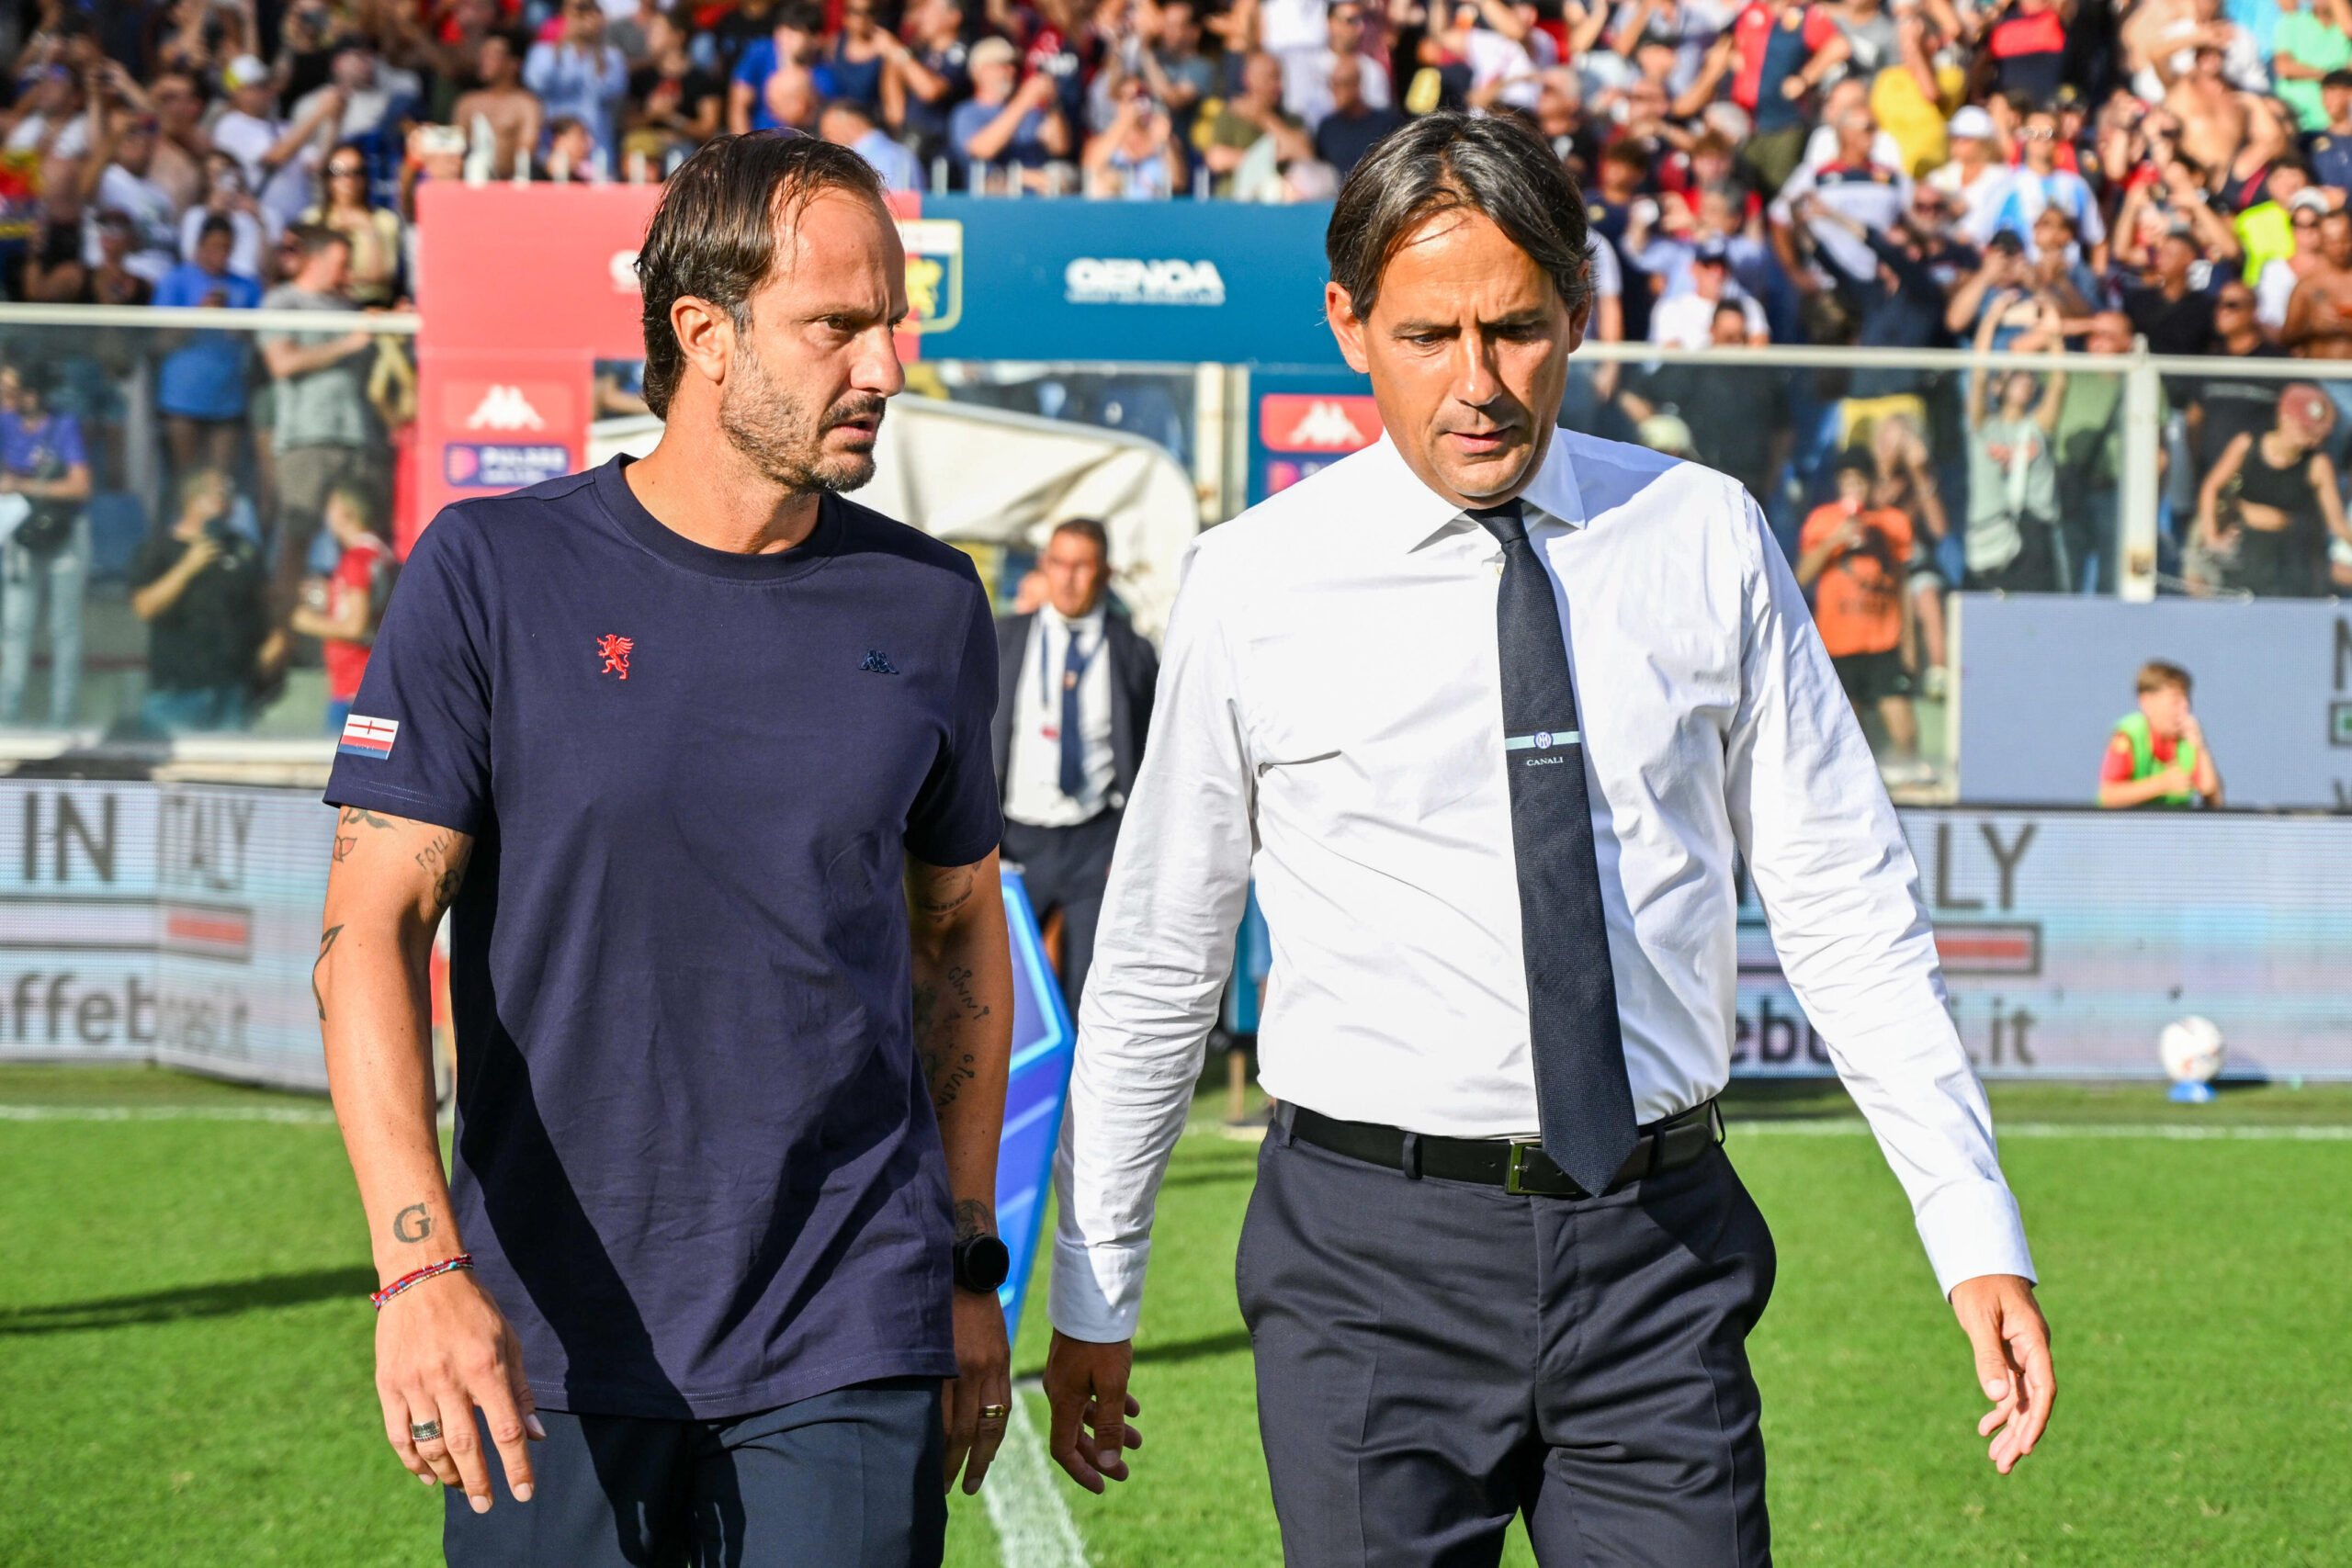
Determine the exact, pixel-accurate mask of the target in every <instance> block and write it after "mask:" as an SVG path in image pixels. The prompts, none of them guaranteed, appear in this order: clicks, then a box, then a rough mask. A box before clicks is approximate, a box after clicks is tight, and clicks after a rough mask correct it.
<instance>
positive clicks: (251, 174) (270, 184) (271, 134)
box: [212, 109, 318, 276]
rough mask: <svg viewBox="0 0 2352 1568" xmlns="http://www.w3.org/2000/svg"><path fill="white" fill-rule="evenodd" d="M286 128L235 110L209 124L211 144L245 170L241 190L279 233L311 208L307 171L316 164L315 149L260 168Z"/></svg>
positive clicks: (284, 123) (281, 123)
mask: <svg viewBox="0 0 2352 1568" xmlns="http://www.w3.org/2000/svg"><path fill="white" fill-rule="evenodd" d="M290 129H292V128H291V126H290V125H289V124H288V122H287V121H285V120H282V119H260V118H255V117H254V116H253V115H249V114H246V113H244V112H243V111H242V110H239V109H231V110H230V111H229V112H228V113H227V114H224V115H222V116H221V117H220V118H219V119H216V120H214V121H213V122H212V145H213V146H215V147H217V148H219V149H220V151H221V152H226V153H228V154H229V156H231V157H232V158H234V159H236V160H237V164H238V166H239V167H241V168H243V170H244V171H245V188H246V189H247V190H249V191H252V192H253V193H254V199H255V200H256V201H258V202H260V203H261V209H262V210H263V211H264V212H266V213H267V214H269V221H270V224H271V226H272V227H273V228H275V229H277V230H279V231H284V230H285V229H286V228H287V227H288V225H290V224H293V223H296V222H299V221H300V220H301V217H302V209H304V208H306V207H308V206H310V205H311V199H312V198H311V169H312V168H313V166H314V165H315V164H316V163H317V161H318V150H317V149H316V148H313V147H305V148H303V149H302V150H301V151H300V152H297V153H295V154H294V156H292V157H291V158H288V159H287V160H286V162H284V163H283V164H279V165H278V166H277V169H275V170H274V171H273V170H270V169H266V168H264V167H262V162H261V161H262V159H263V158H264V157H265V156H266V155H267V154H268V152H269V150H270V149H271V148H273V147H275V146H277V143H278V141H280V140H281V139H282V138H283V137H284V136H285V135H286V133H287V131H288V130H290ZM255 276H259V275H258V274H256V275H255Z"/></svg>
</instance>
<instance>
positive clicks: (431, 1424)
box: [408, 1421, 441, 1443]
mask: <svg viewBox="0 0 2352 1568" xmlns="http://www.w3.org/2000/svg"><path fill="white" fill-rule="evenodd" d="M408 1435H409V1436H410V1437H411V1438H414V1439H415V1440H416V1441H418V1442H420V1443H429V1442H431V1441H432V1440H433V1439H434V1438H437V1437H439V1436H440V1435H441V1423H440V1422H438V1421H412V1422H410V1423H409V1424H408Z"/></svg>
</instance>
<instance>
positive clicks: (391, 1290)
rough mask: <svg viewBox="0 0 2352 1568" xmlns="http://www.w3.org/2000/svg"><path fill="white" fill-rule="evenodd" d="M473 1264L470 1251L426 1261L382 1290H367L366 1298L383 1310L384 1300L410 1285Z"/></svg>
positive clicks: (472, 1256) (469, 1266)
mask: <svg viewBox="0 0 2352 1568" xmlns="http://www.w3.org/2000/svg"><path fill="white" fill-rule="evenodd" d="M473 1266H474V1255H473V1254H472V1253H470V1252H460V1253H458V1255H457V1256H456V1257H455V1258H443V1259H442V1260H441V1261H440V1262H438V1263H428V1264H426V1265H425V1266H424V1268H422V1269H413V1270H411V1271H410V1272H408V1273H406V1274H403V1275H401V1277H400V1278H399V1279H397V1280H393V1281H392V1282H391V1283H390V1284H389V1285H387V1286H385V1287H384V1288H383V1289H382V1290H380V1291H374V1292H369V1294H368V1300H369V1301H371V1302H373V1303H376V1310H377V1311H378V1312H381V1311H383V1310H384V1303H386V1302H388V1301H390V1300H391V1299H392V1298H393V1297H394V1296H397V1295H399V1294H400V1293H401V1292H402V1291H405V1290H407V1289H408V1288H409V1287H410V1286H411V1285H416V1284H422V1283H424V1281H425V1280H430V1279H432V1278H433V1277H434V1276H435V1274H451V1273H455V1272H456V1271H457V1270H458V1269H470V1268H472V1267H473Z"/></svg>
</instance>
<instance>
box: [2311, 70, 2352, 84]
mask: <svg viewBox="0 0 2352 1568" xmlns="http://www.w3.org/2000/svg"><path fill="white" fill-rule="evenodd" d="M2319 85H2321V86H2323V87H2352V71H2341V70H2338V71H2331V72H2329V73H2327V74H2326V75H2324V76H2323V77H2321V78H2320V79H2319Z"/></svg>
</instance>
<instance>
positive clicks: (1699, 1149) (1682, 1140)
mask: <svg viewBox="0 0 2352 1568" xmlns="http://www.w3.org/2000/svg"><path fill="white" fill-rule="evenodd" d="M1289 1114H1290V1130H1291V1136H1293V1137H1295V1138H1297V1139H1299V1140H1301V1141H1302V1142H1305V1143H1309V1144H1313V1145H1315V1146H1316V1147H1317V1148H1318V1149H1329V1151H1330V1152H1331V1153H1333V1154H1335V1155H1345V1156H1347V1157H1348V1158H1350V1159H1356V1160H1362V1161H1363V1162H1364V1163H1365V1164H1366V1165H1377V1166H1385V1167H1386V1168H1388V1169H1390V1170H1401V1171H1403V1172H1404V1173H1405V1174H1406V1175H1407V1176H1413V1177H1421V1176H1434V1177H1436V1178H1438V1179H1440V1180H1443V1181H1476V1182H1479V1183H1482V1184H1483V1185H1485V1186H1487V1187H1499V1188H1501V1189H1502V1190H1504V1191H1506V1192H1514V1193H1527V1194H1531V1195H1532V1196H1534V1197H1538V1198H1589V1197H1591V1196H1592V1194H1591V1193H1589V1192H1588V1191H1586V1190H1584V1189H1583V1188H1581V1187H1579V1186H1577V1184H1576V1183H1575V1182H1574V1181H1572V1180H1570V1179H1568V1175H1567V1173H1566V1171H1564V1170H1562V1169H1561V1168H1559V1167H1558V1166H1556V1165H1554V1164H1553V1163H1552V1160H1551V1156H1548V1155H1546V1154H1545V1153H1544V1151H1543V1149H1542V1148H1540V1147H1538V1146H1537V1145H1534V1144H1532V1143H1526V1144H1515V1143H1511V1142H1509V1141H1507V1140H1505V1139H1501V1138H1437V1137H1430V1136H1427V1135H1425V1134H1419V1133H1408V1132H1406V1131H1405V1130H1404V1129H1403V1128H1401V1127H1389V1126H1384V1125H1382V1124H1381V1123H1379V1122H1342V1121H1340V1119H1339V1118H1337V1117H1335V1116H1326V1115H1324V1114H1323V1113H1322V1112H1321V1111H1309V1110H1308V1109H1307V1108H1306V1107H1305V1106H1304V1105H1297V1106H1292V1107H1290V1108H1289ZM1641 1134H1642V1138H1641V1142H1640V1143H1637V1144H1635V1145H1634V1152H1633V1153H1632V1154H1630V1155H1628V1156H1625V1163H1624V1164H1623V1166H1621V1167H1619V1168H1618V1171H1617V1177H1616V1179H1615V1180H1613V1181H1611V1183H1610V1184H1609V1186H1610V1190H1611V1191H1612V1192H1613V1191H1615V1190H1617V1189H1618V1188H1620V1187H1623V1185H1624V1184H1625V1183H1627V1182H1628V1181H1638V1180H1640V1179H1642V1178H1643V1177H1645V1176H1652V1175H1656V1174H1657V1172H1659V1171H1665V1170H1677V1169H1679V1168H1681V1167H1683V1166H1686V1165H1690V1164H1691V1163H1692V1162H1693V1161H1695V1160H1697V1159H1698V1158H1699V1156H1702V1155H1703V1154H1705V1153H1706V1152H1707V1151H1708V1150H1709V1149H1711V1148H1713V1147H1714V1146H1715V1145H1717V1144H1720V1143H1722V1142H1723V1141H1724V1119H1723V1115H1722V1113H1721V1112H1720V1111H1717V1110H1716V1108H1715V1102H1714V1101H1713V1100H1709V1101H1707V1102H1706V1103H1705V1104H1704V1105H1701V1106H1696V1107H1693V1108H1692V1109H1691V1110H1689V1111H1683V1112H1682V1113H1681V1114H1680V1115H1679V1116H1668V1117H1667V1118H1666V1119H1665V1120H1664V1121H1662V1122H1651V1123H1650V1124H1649V1125H1648V1126H1646V1127H1644V1128H1643V1129H1642V1130H1641Z"/></svg>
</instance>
